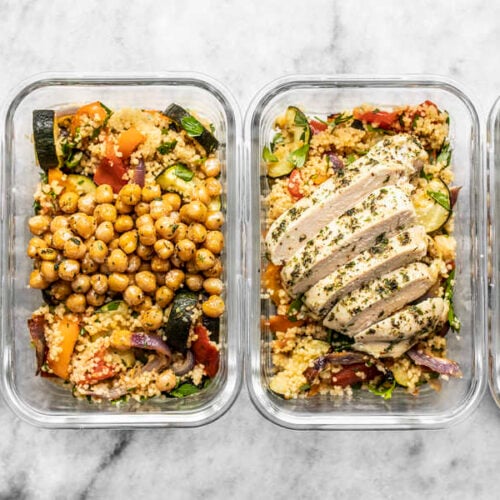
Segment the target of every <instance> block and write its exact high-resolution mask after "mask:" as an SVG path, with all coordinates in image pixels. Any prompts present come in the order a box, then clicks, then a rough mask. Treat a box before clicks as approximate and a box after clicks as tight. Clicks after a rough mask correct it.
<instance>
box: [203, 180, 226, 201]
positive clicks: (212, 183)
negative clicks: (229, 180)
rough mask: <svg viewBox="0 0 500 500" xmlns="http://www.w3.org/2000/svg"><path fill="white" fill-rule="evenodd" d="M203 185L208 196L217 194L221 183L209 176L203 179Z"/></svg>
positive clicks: (220, 191) (219, 192) (220, 188)
mask: <svg viewBox="0 0 500 500" xmlns="http://www.w3.org/2000/svg"><path fill="white" fill-rule="evenodd" d="M205 187H206V188H207V191H208V194H209V195H210V196H219V195H220V194H221V193H222V185H221V183H220V182H219V181H218V180H217V179H214V178H213V177H209V178H208V179H206V180H205Z"/></svg>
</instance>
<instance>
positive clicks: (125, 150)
mask: <svg viewBox="0 0 500 500" xmlns="http://www.w3.org/2000/svg"><path fill="white" fill-rule="evenodd" d="M145 140H146V137H145V136H144V135H143V134H141V133H140V132H139V131H138V130H137V129H136V128H134V127H132V128H129V129H128V130H124V131H123V132H122V133H121V134H120V136H119V137H118V151H120V153H121V154H122V156H123V158H128V157H129V156H130V155H131V154H132V153H133V152H134V151H135V150H136V149H137V147H138V146H139V145H140V144H142V143H143V142H144V141H145Z"/></svg>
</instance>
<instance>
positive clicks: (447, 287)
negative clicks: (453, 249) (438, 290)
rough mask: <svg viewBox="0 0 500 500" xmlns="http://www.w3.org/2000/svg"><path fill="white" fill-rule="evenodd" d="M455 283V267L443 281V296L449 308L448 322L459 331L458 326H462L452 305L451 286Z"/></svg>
mask: <svg viewBox="0 0 500 500" xmlns="http://www.w3.org/2000/svg"><path fill="white" fill-rule="evenodd" d="M454 284H455V269H453V271H451V273H450V274H449V275H448V278H447V279H446V281H445V284H444V298H445V299H446V300H447V301H448V303H449V309H448V323H450V326H451V328H452V329H453V330H454V331H456V332H459V331H460V327H461V326H462V324H461V322H460V320H459V319H458V317H457V316H456V314H455V308H454V306H453V286H454Z"/></svg>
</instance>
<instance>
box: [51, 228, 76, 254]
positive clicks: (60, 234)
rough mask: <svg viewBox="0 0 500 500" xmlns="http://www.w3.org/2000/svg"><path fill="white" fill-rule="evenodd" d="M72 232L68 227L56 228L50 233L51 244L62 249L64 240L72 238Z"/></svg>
mask: <svg viewBox="0 0 500 500" xmlns="http://www.w3.org/2000/svg"><path fill="white" fill-rule="evenodd" d="M73 236H74V235H73V233H72V232H71V231H70V230H69V229H58V230H57V231H56V232H55V233H54V234H53V235H52V246H53V247H54V248H57V249H58V250H63V249H64V245H65V244H66V242H67V241H68V240H69V239H70V238H73Z"/></svg>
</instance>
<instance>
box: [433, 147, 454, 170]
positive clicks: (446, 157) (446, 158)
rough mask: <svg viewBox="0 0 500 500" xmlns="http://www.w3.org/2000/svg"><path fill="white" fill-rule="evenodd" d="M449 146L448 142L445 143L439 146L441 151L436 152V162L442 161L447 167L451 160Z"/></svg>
mask: <svg viewBox="0 0 500 500" xmlns="http://www.w3.org/2000/svg"><path fill="white" fill-rule="evenodd" d="M451 151H452V150H451V147H450V144H449V143H446V144H444V145H443V147H442V148H441V151H440V152H439V154H438V157H437V162H438V163H444V166H445V167H447V166H448V165H449V164H450V161H451Z"/></svg>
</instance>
